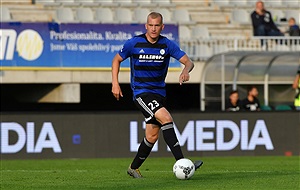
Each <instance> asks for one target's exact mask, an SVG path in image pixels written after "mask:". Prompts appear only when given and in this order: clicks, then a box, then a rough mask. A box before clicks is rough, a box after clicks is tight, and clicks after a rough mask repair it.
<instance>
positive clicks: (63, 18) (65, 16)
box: [56, 7, 76, 23]
mask: <svg viewBox="0 0 300 190" xmlns="http://www.w3.org/2000/svg"><path fill="white" fill-rule="evenodd" d="M56 21H58V22H68V23H70V22H76V20H75V17H74V13H73V10H72V9H71V8H68V7H63V8H58V9H57V10H56Z"/></svg>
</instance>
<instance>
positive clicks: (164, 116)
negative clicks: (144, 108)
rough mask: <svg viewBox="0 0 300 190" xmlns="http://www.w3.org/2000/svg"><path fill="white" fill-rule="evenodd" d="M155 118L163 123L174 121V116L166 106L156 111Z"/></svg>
mask: <svg viewBox="0 0 300 190" xmlns="http://www.w3.org/2000/svg"><path fill="white" fill-rule="evenodd" d="M155 118H156V120H157V121H159V122H160V123H161V124H162V125H163V124H165V123H170V122H173V118H172V116H171V114H170V112H169V111H168V110H167V109H166V108H165V107H162V108H160V109H159V110H157V111H156V112H155Z"/></svg>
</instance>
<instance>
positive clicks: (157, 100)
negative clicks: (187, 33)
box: [112, 12, 203, 178]
mask: <svg viewBox="0 0 300 190" xmlns="http://www.w3.org/2000/svg"><path fill="white" fill-rule="evenodd" d="M145 28H146V30H147V31H146V33H144V34H141V35H139V36H135V37H133V38H131V39H129V40H128V41H126V42H125V44H124V46H123V48H122V49H121V50H120V51H119V52H118V53H117V54H116V55H115V57H114V58H113V61H112V93H113V95H114V97H115V98H116V99H117V100H119V99H120V98H121V97H123V94H122V90H121V88H120V85H119V81H118V75H119V69H120V64H121V62H122V61H123V60H125V59H127V58H128V57H130V68H131V89H132V90H133V100H134V103H135V105H136V106H137V107H138V108H139V110H140V111H141V112H142V113H143V115H144V116H145V121H146V130H145V137H144V139H143V141H142V142H141V144H140V146H139V149H138V152H137V154H136V156H135V158H134V159H133V161H132V163H131V165H130V166H129V168H128V170H127V173H128V174H129V175H130V176H132V177H134V178H141V177H142V175H141V173H140V171H139V167H140V166H141V165H142V164H143V162H144V161H145V160H146V158H147V157H148V156H149V154H150V152H151V150H152V147H153V145H154V144H155V142H156V141H157V139H158V136H159V131H160V130H162V133H163V138H164V139H165V141H166V143H167V145H168V146H169V148H170V149H171V152H172V154H173V155H174V157H175V159H176V160H179V159H181V158H184V156H183V154H182V151H181V147H180V145H179V142H178V139H177V136H176V134H175V131H174V126H173V118H172V116H171V114H170V113H169V111H168V110H167V109H166V107H165V105H166V104H165V99H166V89H165V85H166V84H165V78H166V75H167V71H168V66H169V61H170V57H174V58H175V59H177V60H179V61H180V62H181V63H182V64H183V65H184V68H183V70H182V72H181V74H180V76H179V83H180V85H182V83H184V82H186V81H189V79H190V75H189V72H190V71H192V69H193V67H194V64H193V62H192V61H191V60H190V58H189V57H188V56H187V55H186V53H185V52H183V51H182V50H181V49H180V48H179V47H178V46H177V45H176V44H175V43H174V42H173V41H171V40H169V39H168V38H166V37H164V36H161V35H160V33H161V31H162V30H163V29H164V24H163V17H162V15H161V14H160V13H157V12H151V13H150V14H149V15H148V17H147V23H146V24H145ZM194 164H195V169H198V168H199V167H200V166H201V165H202V164H203V162H202V161H196V162H195V163H194Z"/></svg>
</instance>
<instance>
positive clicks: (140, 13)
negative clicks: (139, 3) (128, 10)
mask: <svg viewBox="0 0 300 190" xmlns="http://www.w3.org/2000/svg"><path fill="white" fill-rule="evenodd" d="M149 12H150V10H149V9H147V8H136V9H134V11H133V15H134V16H133V21H134V22H137V23H145V18H147V16H148V14H149Z"/></svg>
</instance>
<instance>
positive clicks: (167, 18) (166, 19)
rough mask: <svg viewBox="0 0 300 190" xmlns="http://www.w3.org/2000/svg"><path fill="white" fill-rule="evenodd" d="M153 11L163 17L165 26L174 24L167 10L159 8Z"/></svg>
mask: <svg viewBox="0 0 300 190" xmlns="http://www.w3.org/2000/svg"><path fill="white" fill-rule="evenodd" d="M155 11H156V12H158V13H160V14H161V15H162V16H163V19H164V23H165V24H171V23H173V24H174V23H175V22H174V21H173V20H172V14H171V12H170V11H169V9H167V8H159V9H156V10H155Z"/></svg>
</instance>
